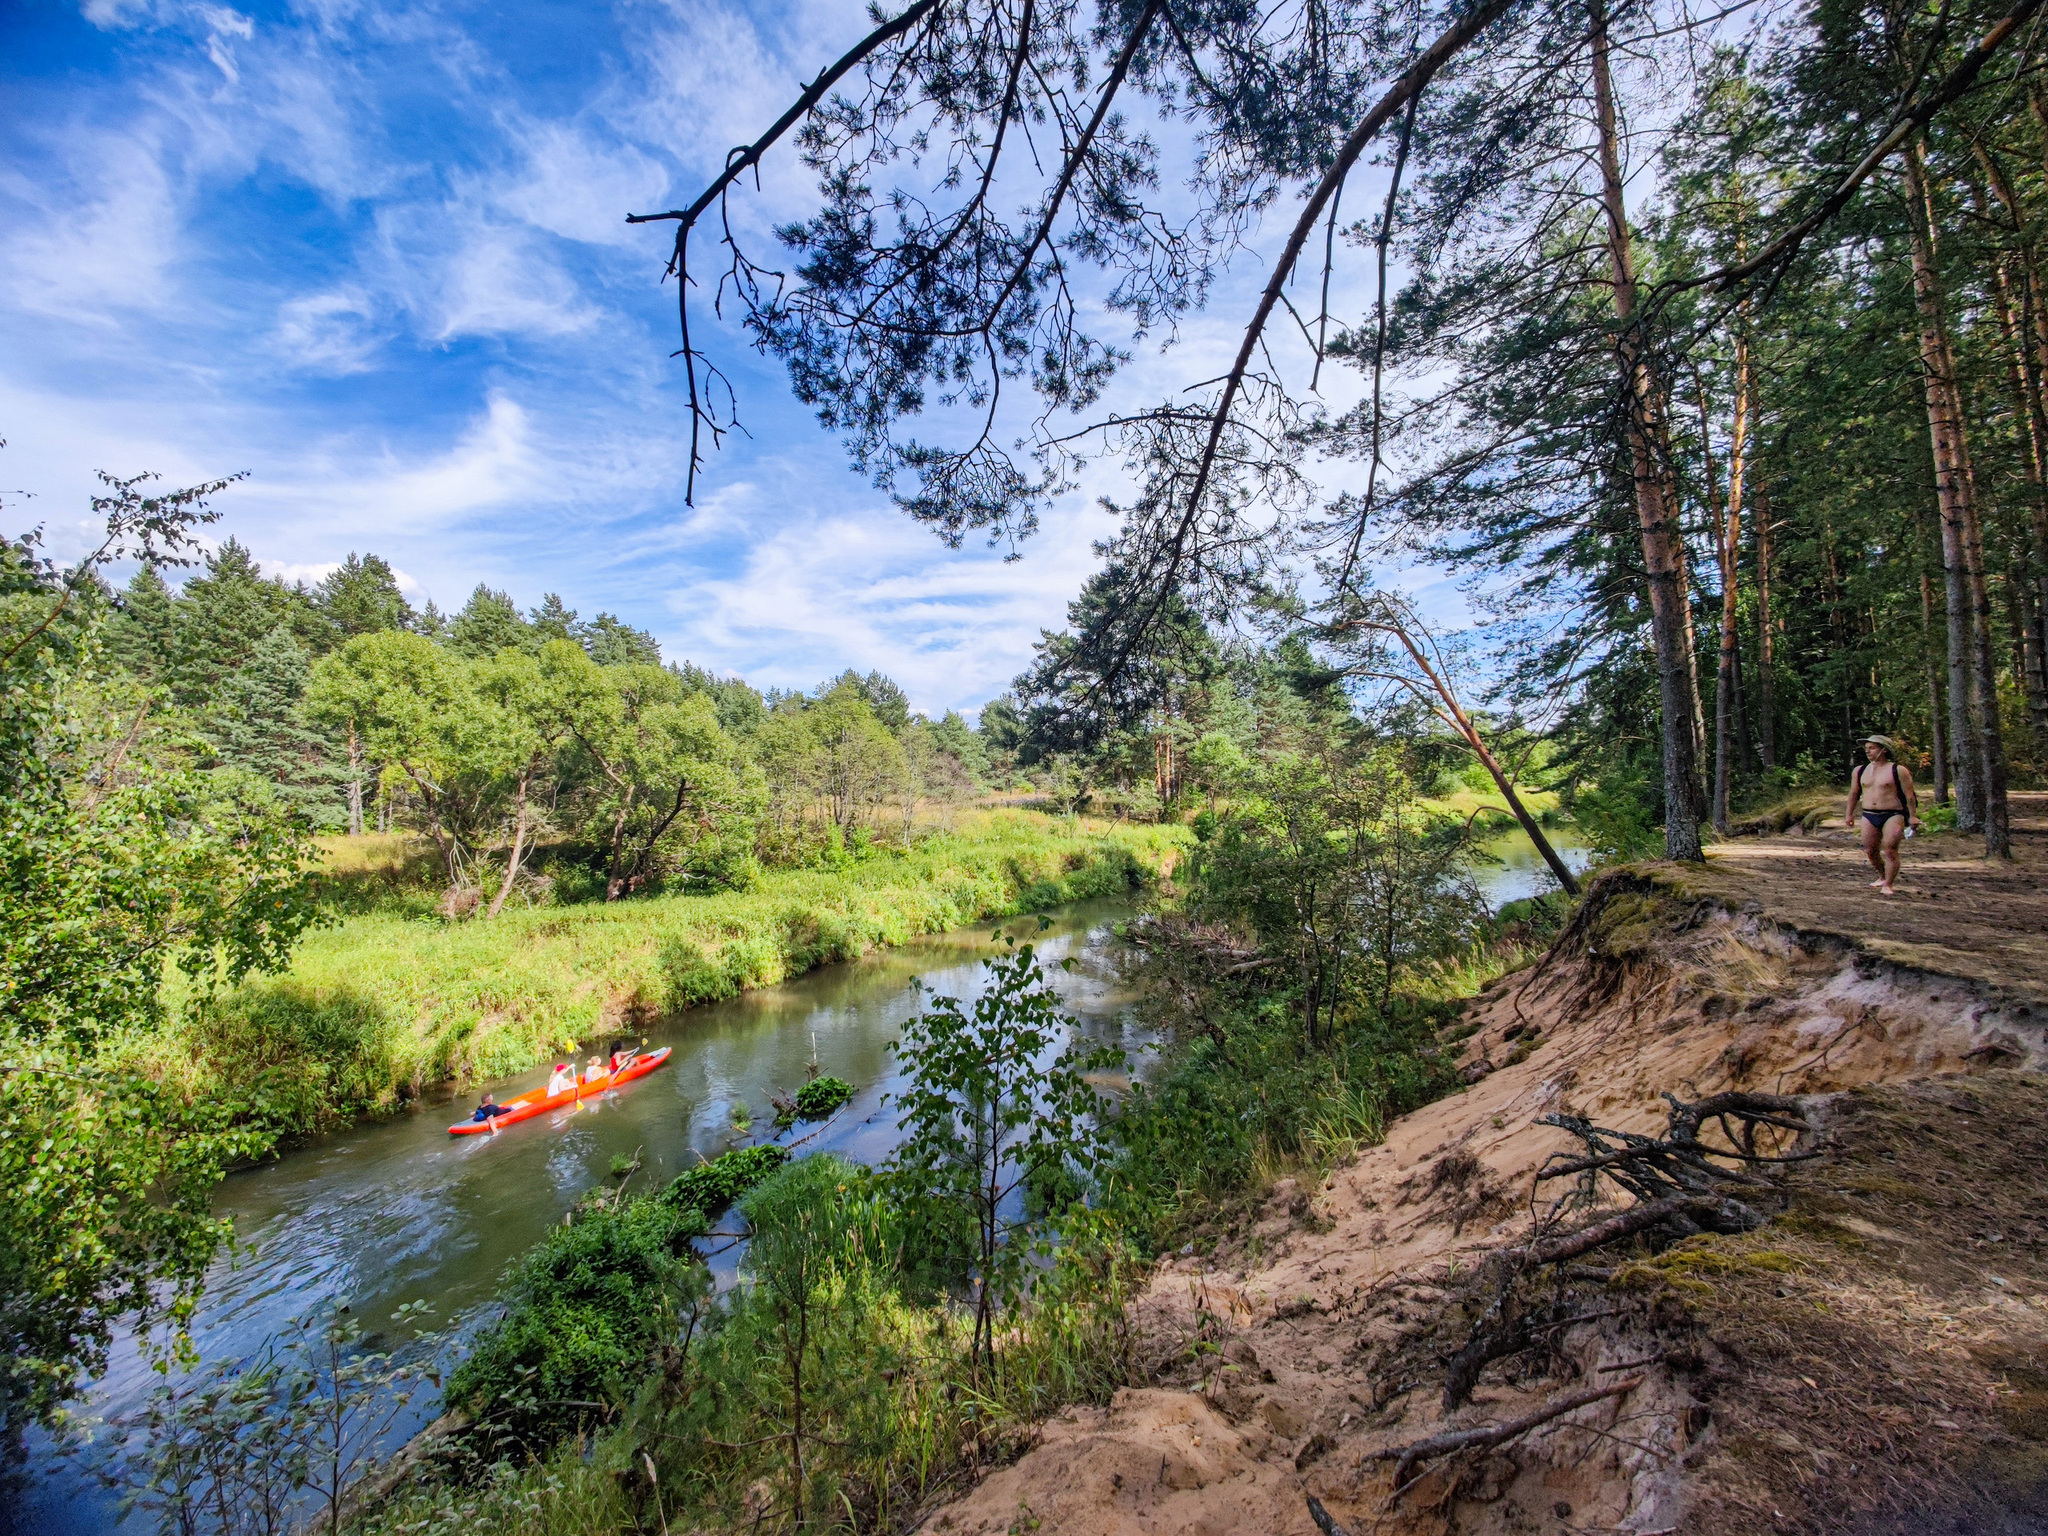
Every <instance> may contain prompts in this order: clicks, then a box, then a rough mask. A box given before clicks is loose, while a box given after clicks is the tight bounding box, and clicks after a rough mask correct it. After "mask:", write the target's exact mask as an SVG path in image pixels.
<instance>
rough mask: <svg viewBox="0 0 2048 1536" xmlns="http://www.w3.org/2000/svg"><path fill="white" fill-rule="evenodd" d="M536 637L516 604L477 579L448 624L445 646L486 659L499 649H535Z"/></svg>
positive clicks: (462, 653) (537, 645) (471, 656)
mask: <svg viewBox="0 0 2048 1536" xmlns="http://www.w3.org/2000/svg"><path fill="white" fill-rule="evenodd" d="M540 639H541V637H540V636H538V635H536V634H535V633H534V632H533V629H532V628H531V626H529V625H528V624H527V622H526V620H524V619H522V618H521V617H520V616H519V605H518V604H517V603H515V602H513V601H512V599H511V598H510V597H509V596H508V595H507V594H505V593H503V592H498V591H494V590H492V589H491V588H490V587H487V586H485V585H483V584H482V583H481V582H479V583H478V584H477V589H476V590H475V591H474V592H472V593H470V594H469V601H468V602H466V603H464V604H463V605H462V612H460V613H458V614H456V615H455V618H454V621H453V622H452V623H451V624H450V625H449V626H448V648H449V649H450V650H451V651H453V652H455V654H456V655H458V656H467V657H470V658H471V659H473V660H476V661H485V660H488V659H489V658H491V657H493V656H495V655H497V654H498V652H500V651H502V650H508V649H509V650H518V651H536V650H539V649H540Z"/></svg>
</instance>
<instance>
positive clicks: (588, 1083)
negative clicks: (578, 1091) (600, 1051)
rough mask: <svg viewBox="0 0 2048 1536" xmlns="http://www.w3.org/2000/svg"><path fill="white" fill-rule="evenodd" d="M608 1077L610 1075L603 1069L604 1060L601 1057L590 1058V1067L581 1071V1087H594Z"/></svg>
mask: <svg viewBox="0 0 2048 1536" xmlns="http://www.w3.org/2000/svg"><path fill="white" fill-rule="evenodd" d="M610 1076H611V1073H610V1071H609V1070H607V1069H606V1067H605V1064H604V1058H603V1057H602V1056H593V1057H591V1058H590V1065H589V1066H587V1067H585V1068H584V1069H583V1086H584V1087H586V1088H591V1087H595V1086H596V1085H597V1084H599V1083H601V1082H604V1081H605V1080H606V1079H608V1078H609V1077H610Z"/></svg>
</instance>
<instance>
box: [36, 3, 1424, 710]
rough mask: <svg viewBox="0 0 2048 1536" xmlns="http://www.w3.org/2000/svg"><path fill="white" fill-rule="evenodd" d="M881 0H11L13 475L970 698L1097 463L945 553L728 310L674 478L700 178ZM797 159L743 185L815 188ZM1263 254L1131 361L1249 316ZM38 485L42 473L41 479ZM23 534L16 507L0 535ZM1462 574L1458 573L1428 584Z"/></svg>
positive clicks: (811, 668) (272, 547) (1005, 669)
mask: <svg viewBox="0 0 2048 1536" xmlns="http://www.w3.org/2000/svg"><path fill="white" fill-rule="evenodd" d="M864 16H865V9H864V7H862V6H860V5H858V4H856V3H853V0H836V3H817V0H749V3H744V4H742V3H734V0H679V3H675V4H660V3H645V0H626V3H621V4H616V5H613V6H610V7H606V6H603V5H596V4H588V5H586V4H567V3H550V0H504V3H499V4H462V3H440V4H434V3H429V4H417V5H391V4H380V3H377V0H304V3H301V4H296V5H291V4H288V5H283V6H272V7H263V6H246V7H242V8H234V7H230V6H229V5H226V4H216V3H189V0H85V3H84V4H83V5H82V6H81V5H79V4H75V3H74V4H69V5H65V4H58V3H55V0H13V3H11V4H9V5H7V6H5V7H0V60H4V63H0V92H4V104H5V110H4V111H0V334H4V335H5V337H6V338H7V344H6V346H5V347H4V348H0V436H4V437H5V438H6V439H7V440H8V442H9V446H8V448H7V449H6V451H5V453H4V455H0V490H4V491H5V492H8V493H10V494H8V496H7V501H6V509H5V515H6V516H7V518H8V519H9V521H10V523H11V524H15V525H19V524H26V523H30V522H37V521H40V522H43V523H45V524H47V526H48V529H49V535H48V537H49V541H50V543H51V545H52V547H53V548H54V549H56V550H57V551H59V552H60V553H61V552H67V551H72V550H75V549H77V548H78V547H80V545H81V544H82V543H83V541H84V539H85V537H86V535H87V534H88V533H89V532H90V529H91V523H90V520H89V517H88V516H87V508H86V498H87V497H88V496H89V494H90V493H91V490H92V488H93V482H92V473H93V471H95V470H98V469H106V470H109V471H112V472H114V473H117V474H123V475H125V474H132V473H134V472H135V471H137V470H141V469H150V470H156V471H160V472H161V473H162V474H163V475H164V476H165V478H166V479H167V480H170V481H175V482H179V483H186V482H190V481H193V480H198V479H202V478H210V477H213V476H218V475H224V474H228V473H232V472H235V471H239V470H247V471H249V476H250V477H249V479H248V480H247V481H246V482H244V483H243V484H241V485H238V486H236V487H234V488H233V489H231V490H230V491H228V492H226V493H224V494H223V495H222V496H221V497H220V499H219V502H218V505H219V506H220V508H221V509H222V510H223V512H224V513H225V517H224V519H223V521H222V523H221V524H220V525H219V527H218V529H217V530H216V531H217V532H218V533H219V534H220V535H221V536H226V535H228V534H232V535H234V536H235V537H237V538H239V539H241V540H242V542H244V543H245V544H247V545H249V546H250V547H251V548H252V549H253V550H254V551H255V553H256V555H257V557H258V558H259V559H260V560H261V561H262V562H263V563H264V565H265V567H266V569H268V570H271V571H273V572H282V573H284V574H286V575H288V576H295V577H296V576H303V577H307V578H309V579H310V578H315V577H317V576H318V575H319V574H321V572H322V571H323V570H324V569H325V568H327V567H328V566H330V565H331V564H332V563H333V562H336V561H338V560H340V559H341V558H342V557H343V556H344V555H345V554H347V553H348V552H350V551H351V550H374V551H376V552H377V553H379V554H381V555H383V556H385V557H386V558H387V559H389V560H390V561H392V563H393V564H394V565H395V566H397V567H398V569H399V570H400V571H401V572H402V573H403V574H404V577H405V578H406V580H407V582H408V584H409V590H410V592H411V595H412V596H413V597H414V599H415V601H421V600H424V599H425V598H427V597H429V596H431V597H432V598H433V599H434V600H435V601H436V602H437V603H438V604H439V605H440V606H441V607H442V608H443V609H445V610H451V611H452V610H453V609H455V608H457V607H459V606H460V605H461V603H462V602H463V601H464V599H465V598H466V597H467V595H468V593H469V590H470V588H471V587H472V586H474V585H475V584H476V583H477V582H478V581H484V582H488V583H489V584H491V585H492V586H496V587H503V588H506V589H508V590H509V591H510V592H511V593H512V594H513V596H514V597H515V598H517V599H518V600H519V601H520V602H521V603H523V604H526V605H529V606H530V605H532V604H535V603H538V602H539V601H540V598H541V596H542V594H543V593H544V592H547V591H555V592H559V593H561V595H562V596H563V597H564V598H565V599H566V600H567V601H568V603H569V604H570V606H572V607H575V608H577V609H580V610H581V611H582V612H584V613H585V614H590V613H594V612H596V611H598V610H601V609H602V610H609V611H612V612H616V613H618V614H620V615H621V616H622V617H624V618H626V619H627V620H628V621H630V622H632V623H634V624H638V625H641V626H643V627H645V628H647V629H649V630H652V631H653V632H654V633H655V634H656V635H657V636H658V637H659V638H660V640H661V641H662V643H663V646H664V648H665V650H666V652H667V653H668V654H669V655H670V656H672V657H688V658H690V659H692V660H695V661H698V662H700V663H702V664H705V665H709V666H713V667H717V668H720V669H722V670H727V671H735V672H739V673H741V674H743V675H745V676H746V677H748V678H749V679H750V680H752V681H753V682H755V683H756V684H758V685H761V686H767V685H770V684H774V685H780V686H784V687H791V686H795V687H808V686H811V685H813V684H815V683H816V682H818V681H819V680H821V679H822V678H824V677H826V676H828V675H830V674H831V673H834V672H836V671H838V670H839V669H840V668H842V667H845V666H849V665H850V666H855V667H858V668H860V669H862V670H866V669H868V668H871V667H880V668H882V669H884V670H885V671H888V672H889V673H891V674H893V675H894V676H896V677H897V678H899V679H900V680H901V681H902V682H903V683H904V684H905V685H906V687H907V688H908V689H909V690H910V693H911V695H912V697H913V699H914V700H915V701H916V703H917V704H918V705H919V706H920V707H922V708H925V709H929V710H934V711H936V710H940V709H945V708H948V707H955V706H961V707H971V706H974V705H977V704H979V703H980V702H982V701H983V700H985V699H987V698H988V697H990V696H991V695H993V694H995V693H997V692H999V691H1000V690H1001V689H1002V688H1003V687H1004V686H1006V684H1007V683H1008V681H1009V679H1010V678H1011V677H1012V676H1013V675H1014V674H1015V673H1016V672H1018V671H1019V670H1020V669H1021V668H1022V667H1023V666H1024V664H1025V663H1026V662H1027V661H1028V659H1029V655H1030V648H1031V644H1032V642H1033V641H1034V640H1035V639H1036V638H1037V635H1038V631H1039V630H1040V628H1041V627H1044V626H1057V625H1058V624H1059V623H1060V621H1061V619H1062V616H1063V614H1064V609H1065V604H1066V602H1067V600H1068V599H1069V598H1070V597H1071V596H1072V595H1073V594H1074V592H1075V591H1076V590H1077V589H1078V587H1079V585H1080V583H1081V581H1082V579H1083V578H1084V577H1085V575H1086V574H1087V572H1088V571H1089V569H1091V567H1092V565H1093V563H1094V557H1093V555H1092V554H1091V552H1090V544H1091V541H1092V540H1093V539H1095V538H1098V537H1101V536H1102V535H1103V534H1105V533H1106V532H1108V531H1109V527H1108V524H1107V522H1106V520H1105V519H1104V517H1103V514H1101V513H1100V512H1099V511H1097V510H1095V509H1094V506H1093V495H1094V494H1095V493H1096V492H1099V491H1103V490H1115V489H1118V487H1116V486H1114V485H1113V484H1108V483H1105V484H1100V485H1091V486H1089V487H1087V488H1086V490H1085V492H1084V493H1081V494H1077V495H1076V497H1075V498H1074V500H1073V502H1072V504H1071V505H1069V506H1067V507H1065V508H1064V509H1062V510H1060V511H1059V512H1057V513H1056V514H1055V515H1053V516H1052V517H1050V518H1048V519H1047V522H1046V527H1045V531H1044V533H1043V534H1042V535H1041V536H1040V537H1038V538H1037V539H1035V540H1033V541H1031V542H1030V543H1029V544H1028V545H1027V546H1026V549H1025V556H1026V557H1025V558H1024V559H1023V560H1022V561H1019V562H1015V563H1007V564H1006V563H1004V562H1003V560H1002V558H1001V556H1002V552H1001V551H992V550H987V549H982V548H974V547H970V548H968V549H966V550H962V551H948V550H946V549H944V548H943V547H942V546H941V545H940V544H939V543H938V542H937V541H936V540H935V539H933V538H932V537H931V535H930V534H928V533H926V532H924V531H922V530H920V529H918V528H917V527H915V526H914V525H912V524H911V523H910V522H909V521H908V520H907V519H906V518H904V517H903V516H902V515H901V514H900V513H898V512H896V511H895V510H894V509H893V508H892V507H891V506H890V505H889V503H888V501H887V500H886V498H885V497H884V496H882V495H881V494H880V493H879V492H877V491H875V490H874V489H872V488H871V487H870V486H868V485H867V484H866V483H865V482H864V481H863V480H861V479H860V478H859V477H857V476H855V475H853V474H852V473H851V472H849V471H848V470H847V469H846V467H845V464H844V459H843V455H842V454H841V453H840V451H839V448H838V445H837V444H836V442H835V441H834V440H833V439H832V438H831V437H830V436H828V435H827V434H825V433H824V432H823V431H822V430H821V429H820V428H819V427H818V426H817V425H816V423H815V422H814V421H813V420H812V419H811V417H810V416H809V414H808V413H807V412H806V411H805V410H804V409H803V408H802V407H800V406H798V405H797V404H796V403H795V402H794V401H792V400H791V399H790V398H789V396H788V394H787V390H786V388H785V384H784V380H783V377H782V375H781V373H780V371H779V369H778V368H776V367H774V366H773V365H771V364H769V363H768V362H766V361H765V360H764V359H761V358H760V357H758V356H757V355H755V354H753V353H751V352H749V351H747V350H746V349H745V348H744V347H743V346H742V345H740V344H739V343H738V340H737V338H735V337H731V336H730V335H728V337H727V344H726V345H724V346H723V347H722V348H721V356H720V361H721V362H722V363H724V364H725V365H726V366H727V367H728V368H729V370H730V371H731V373H732V374H733V377H734V379H735V382H736V386H737V388H738V391H739V394H740V400H741V407H742V410H743V413H744V417H745V420H746V423H747V426H748V427H749V429H750V431H751V434H752V436H751V438H750V439H748V438H742V439H736V440H735V441H734V443H733V445H732V446H731V447H730V448H729V449H728V450H727V451H725V452H724V453H722V454H720V455H718V456H717V457H716V458H715V459H714V460H713V462H712V464H711V468H710V473H709V476H708V478H706V479H704V480H702V481H700V485H699V494H698V498H697V501H698V504H697V506H696V507H694V508H690V507H686V506H685V505H684V504H683V500H682V469H683V455H684V453H685V451H686V445H685V440H684V434H683V428H684V416H683V411H682V407H681V399H680V389H679V385H680V373H679V369H678V367H677V365H676V364H675V363H673V362H672V361H671V360H670V358H669V353H670V351H671V350H672V349H673V347H674V345H675V341H674V337H675V330H674V326H675V320H674V308H673V297H674V289H673V288H672V287H664V286H663V285H662V284H661V283H660V275H661V268H662V263H663V258H664V255H665V248H664V240H665V238H666V228H665V227H664V226H656V227H654V228H652V229H649V228H637V229H636V228H628V227H627V226H626V225H625V224H624V222H623V215H624V214H625V213H626V212H627V211H629V210H643V209H653V208H660V207H668V206H673V205H674V203H675V202H677V201H679V200H681V199H684V198H687V197H688V196H689V195H691V193H693V192H694V190H695V189H696V187H697V186H698V185H700V184H701V183H702V181H703V179H704V178H705V176H706V175H707V174H708V173H709V172H711V171H712V170H714V169H715V168H716V167H717V165H718V164H719V163H720V162H721V160H722V158H723V156H724V153H725V151H726V149H727V148H728V146H730V145H732V144H735V143H739V142H742V141H744V140H747V139H750V138H752V137H753V136H754V135H755V134H756V133H757V132H758V131H759V129H760V127H761V125H763V124H764V123H766V122H768V121H770V120H772V118H773V116H774V115H775V114H776V113H777V112H779V111H780V110H781V108H782V107H783V106H784V105H785V104H786V103H787V101H788V99H789V97H790V95H791V94H792V92H793V91H794V90H795V89H796V84H797V82H798V81H799V80H800V79H805V78H809V76H810V75H812V74H814V73H815V72H816V70H817V68H818V67H819V65H820V64H822V63H823V62H825V61H826V60H828V59H829V58H831V57H833V56H835V55H836V54H837V53H839V52H840V51H842V50H843V48H844V47H845V46H846V44H847V43H848V42H849V41H850V40H851V39H852V38H853V37H855V36H857V35H858V34H859V32H861V31H862V30H864V29H865V26H866V25H867V23H866V22H865V19H864ZM807 190H808V186H807V180H806V178H805V177H804V176H803V174H802V173H801V171H800V169H799V168H797V167H796V166H794V165H793V164H792V163H791V162H790V161H789V159H788V158H787V157H783V158H782V159H781V160H779V161H778V162H776V163H774V164H771V166H770V167H769V168H768V171H767V174H766V177H765V181H764V186H763V189H762V190H761V191H760V192H759V193H758V194H751V195H750V196H749V197H748V198H747V199H746V200H745V202H744V203H742V204H741V205H740V206H741V216H742V217H743V218H744V219H747V220H751V221H753V227H754V229H755V230H756V231H757V232H761V231H765V230H767V229H768V228H769V227H770V226H771V225H772V223H773V222H774V221H775V220H777V219H780V218H787V217H789V216H791V215H792V214H794V213H796V212H797V211H799V210H800V209H801V207H802V206H803V202H804V197H805V194H806V192H807ZM1262 277H1263V273H1262V272H1261V271H1260V270H1259V269H1258V264H1257V263H1256V261H1251V262H1247V263H1245V264H1244V265H1243V267H1242V268H1241V269H1240V270H1238V271H1236V272H1233V273H1232V274H1231V275H1230V277H1229V279H1228V280H1227V281H1226V282H1225V283H1224V284H1223V285H1222V287H1221V288H1220V289H1219V292H1218V294H1217V299H1218V303H1217V305H1216V306H1215V308H1214V310H1212V314H1214V315H1217V316H1220V318H1214V319H1210V318H1204V319H1198V320H1197V321H1196V322H1195V323H1194V324H1193V325H1191V326H1189V327H1188V328H1186V331H1185V333H1184V340H1183V345H1182V346H1181V347H1179V348H1177V349H1176V350H1175V351H1174V352H1173V353H1171V354H1169V355H1168V356H1167V357H1166V358H1163V359H1162V358H1159V357H1157V356H1156V354H1147V355H1145V356H1141V358H1140V360H1139V362H1138V364H1137V365H1136V366H1135V367H1134V368H1133V369H1132V370H1131V379H1130V383H1129V387H1131V388H1133V389H1135V390H1139V391H1145V392H1150V393H1152V394H1153V397H1154V398H1156V397H1157V392H1158V391H1160V390H1161V389H1162V388H1164V389H1172V388H1177V387H1178V385H1179V384H1181V383H1183V382H1185V381H1186V380H1189V379H1200V378H1203V377H1207V376H1209V375H1210V374H1213V373H1215V372H1218V371H1220V367H1209V366H1206V365H1207V364H1208V362H1209V361H1210V360H1211V358H1212V356H1220V355H1222V354H1223V349H1225V348H1226V347H1227V346H1228V345H1229V343H1230V341H1231V340H1232V339H1233V338H1232V337H1231V336H1230V334H1229V333H1228V329H1227V328H1228V326H1229V325H1230V324H1233V323H1236V324H1241V323H1242V320H1241V317H1242V313H1243V309H1244V306H1243V304H1242V303H1240V302H1233V301H1232V300H1233V297H1234V296H1235V297H1240V298H1241V296H1242V293H1243V291H1244V290H1245V289H1247V288H1249V287H1253V286H1256V284H1257V282H1258V281H1259V280H1260V279H1261V278H1262ZM24 492H25V493H31V494H32V496H33V498H34V499H32V500H27V501H23V500H21V499H19V497H20V493H24ZM10 531H12V530H11V529H10ZM1440 590H1441V589H1440Z"/></svg>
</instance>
